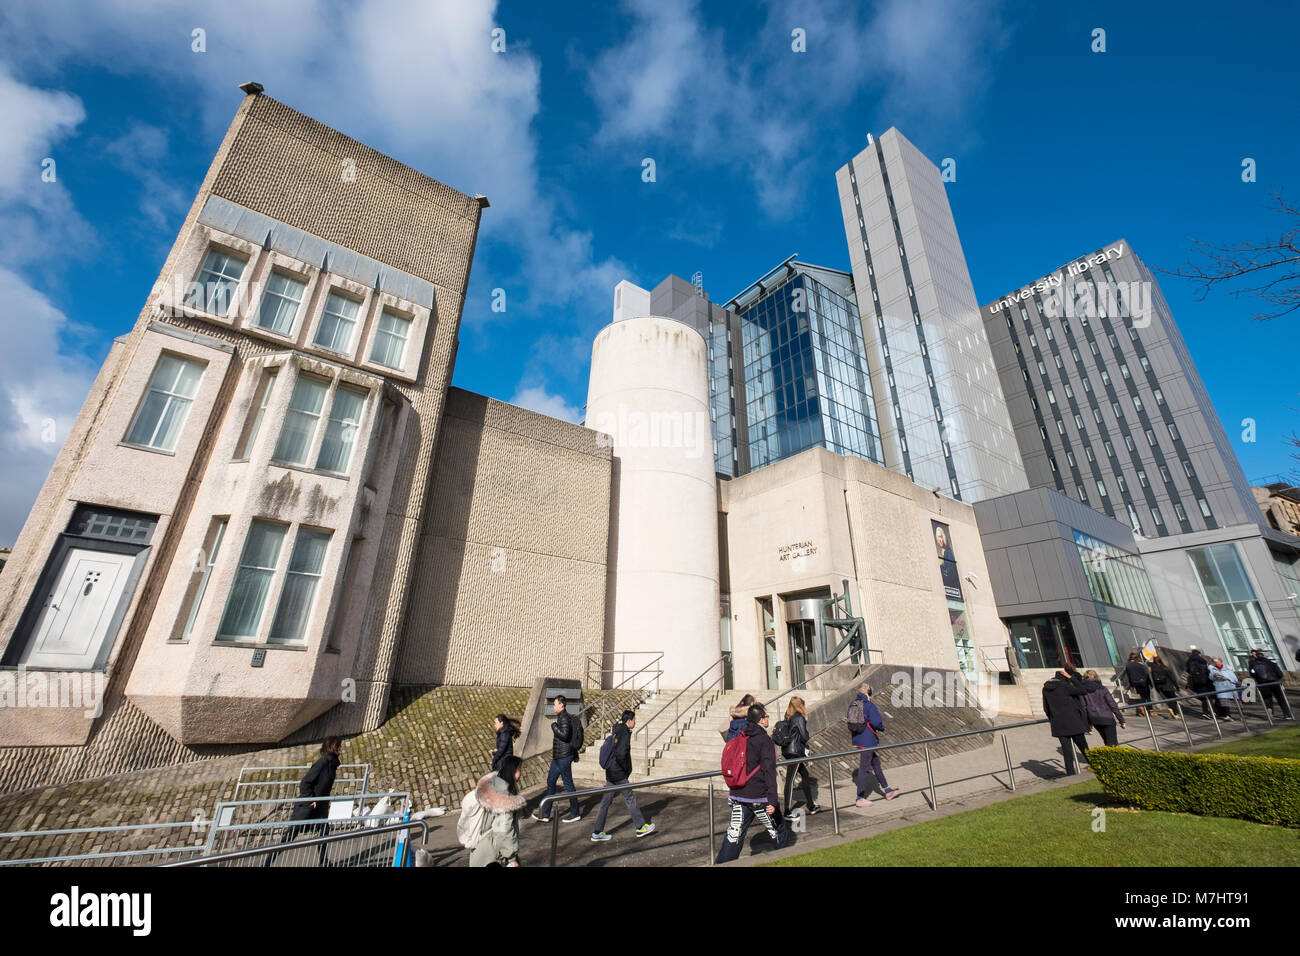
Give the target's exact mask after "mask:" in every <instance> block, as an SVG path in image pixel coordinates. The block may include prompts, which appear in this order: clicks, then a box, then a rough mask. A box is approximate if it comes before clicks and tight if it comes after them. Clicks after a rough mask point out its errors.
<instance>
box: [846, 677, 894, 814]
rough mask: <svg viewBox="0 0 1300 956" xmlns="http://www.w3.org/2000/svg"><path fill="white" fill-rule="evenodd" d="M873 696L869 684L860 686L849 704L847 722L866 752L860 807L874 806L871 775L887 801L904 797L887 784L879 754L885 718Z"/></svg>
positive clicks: (860, 762)
mask: <svg viewBox="0 0 1300 956" xmlns="http://www.w3.org/2000/svg"><path fill="white" fill-rule="evenodd" d="M872 693H874V692H873V691H872V689H871V685H870V684H868V683H866V682H865V681H864V682H863V683H862V684H859V685H858V693H857V695H856V696H855V697H854V698H853V700H852V701H850V703H849V712H848V716H847V718H846V720H847V722H848V725H849V733H850V734H851V735H852V737H853V746H854V747H856V748H858V749H859V750H861V751H862V754H861V756H859V757H858V773H857V783H858V799H857V803H856V804H855V805H856V806H859V807H869V806H871V799H870V798H869V797H868V796H867V794H869V793H870V792H871V790H872V788H871V787H869V786H867V780H868V776H869V775H872V774H874V775H875V778H876V780H877V781H878V782H879V783H880V789H881V792H882V793H883V794H884V795H885V799H886V800H893V799H894V798H895V797H897V796H898V795H899V793H901V791H899V790H897V789H895V788H894V787H891V786H890V785H889V783H888V781H886V780H885V772H884V769H883V768H882V767H881V766H880V754H878V753H876V750H875V748H876V746H877V745H879V743H880V736H879V735H880V734H881V733H883V732H884V730H885V718H884V717H882V716H880V708H878V707H877V706H876V705H875V703H874V702H873V701H872V699H871V695H872Z"/></svg>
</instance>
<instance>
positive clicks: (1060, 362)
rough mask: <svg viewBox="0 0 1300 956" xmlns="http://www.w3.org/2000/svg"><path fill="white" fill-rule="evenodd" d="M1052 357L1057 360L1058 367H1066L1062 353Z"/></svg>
mask: <svg viewBox="0 0 1300 956" xmlns="http://www.w3.org/2000/svg"><path fill="white" fill-rule="evenodd" d="M1052 358H1053V359H1054V360H1055V362H1056V367H1057V368H1060V369H1063V368H1065V363H1064V362H1063V361H1061V356H1060V355H1053V356H1052Z"/></svg>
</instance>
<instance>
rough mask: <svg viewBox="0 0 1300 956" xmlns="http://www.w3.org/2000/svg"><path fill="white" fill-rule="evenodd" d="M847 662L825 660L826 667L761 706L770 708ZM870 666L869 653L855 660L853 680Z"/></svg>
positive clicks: (841, 652)
mask: <svg viewBox="0 0 1300 956" xmlns="http://www.w3.org/2000/svg"><path fill="white" fill-rule="evenodd" d="M846 649H847V648H846ZM843 653H844V651H843V650H841V651H840V654H843ZM837 656H838V655H837ZM851 656H852V655H851ZM848 663H849V662H847V661H835V660H831V661H827V662H826V664H827V667H826V669H825V670H822V671H818V672H817V673H816V674H813V675H812V677H805V678H804V679H803V680H801V681H800V682H799V683H797V684H795V685H794V686H793V687H791V688H789V689H787V690H783V691H781V693H779V694H777V695H776V696H775V697H773V698H772V699H771V700H769V701H764V702H763V708H764V709H768V708H770V707H771V706H772V705H773V704H775V703H776V702H777V701H778V700H780V699H781V698H782V697H785V696H786V695H787V694H793V693H794V692H795V691H797V690H800V689H802V688H804V687H806V686H807V685H809V684H811V683H812V682H813V681H815V680H817V678H819V677H823V676H825V675H826V674H829V673H830V672H831V671H833V670H835V669H836V668H837V667H844V666H846V664H848ZM870 666H871V661H870V655H868V659H867V660H865V661H859V662H857V667H856V670H857V673H856V675H855V676H854V680H857V679H858V678H860V677H861V676H862V675H863V674H864V673H865V672H866V669H867V668H868V667H870ZM846 684H847V682H846ZM844 689H846V690H847V687H845V688H844Z"/></svg>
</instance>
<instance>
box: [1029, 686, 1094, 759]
mask: <svg viewBox="0 0 1300 956" xmlns="http://www.w3.org/2000/svg"><path fill="white" fill-rule="evenodd" d="M1099 686H1100V685H1099ZM1087 693H1088V688H1087V687H1085V686H1084V683H1083V680H1082V678H1080V676H1079V672H1078V671H1076V670H1075V669H1074V668H1073V667H1071V666H1070V665H1069V664H1066V665H1065V666H1064V667H1063V668H1061V669H1060V670H1058V671H1057V672H1056V675H1055V676H1054V677H1052V678H1051V679H1049V680H1048V681H1047V683H1045V684H1043V713H1044V714H1046V715H1047V720H1048V725H1049V726H1050V727H1051V729H1052V736H1053V737H1055V738H1056V739H1057V740H1059V741H1060V742H1061V755H1062V757H1063V758H1064V760H1065V773H1066V775H1067V776H1072V775H1074V774H1076V773H1078V772H1079V769H1078V766H1077V765H1076V763H1075V760H1074V749H1075V748H1076V747H1077V748H1078V749H1079V754H1080V756H1082V757H1083V758H1084V759H1085V760H1086V759H1087V758H1088V741H1087V733H1088V712H1087V709H1086V708H1085V706H1084V702H1083V700H1082V699H1081V698H1083V697H1085V696H1086V695H1087Z"/></svg>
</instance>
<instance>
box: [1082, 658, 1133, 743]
mask: <svg viewBox="0 0 1300 956" xmlns="http://www.w3.org/2000/svg"><path fill="white" fill-rule="evenodd" d="M1083 686H1084V687H1086V688H1087V689H1088V693H1086V694H1084V695H1083V709H1084V710H1085V711H1086V712H1087V714H1088V723H1090V724H1092V726H1093V729H1094V730H1096V731H1097V733H1099V734H1101V739H1102V742H1103V743H1104V744H1105V745H1106V746H1107V747H1115V746H1117V745H1118V744H1119V731H1117V730H1116V729H1115V722H1116V721H1119V725H1120V726H1121V727H1126V726H1127V724H1125V722H1124V712H1123V711H1122V710H1120V709H1119V707H1118V706H1116V704H1115V698H1114V697H1112V696H1111V695H1110V691H1109V690H1107V689H1106V685H1104V684H1103V683H1102V682H1101V675H1099V674H1098V673H1097V672H1096V671H1091V670H1090V671H1084V672H1083Z"/></svg>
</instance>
